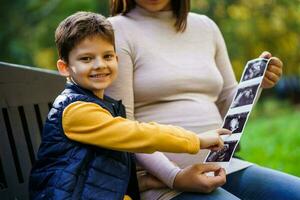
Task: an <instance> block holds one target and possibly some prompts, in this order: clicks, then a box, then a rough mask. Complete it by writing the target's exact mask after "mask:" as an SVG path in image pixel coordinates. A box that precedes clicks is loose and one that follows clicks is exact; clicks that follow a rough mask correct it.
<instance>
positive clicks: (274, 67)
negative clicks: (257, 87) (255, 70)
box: [259, 51, 283, 89]
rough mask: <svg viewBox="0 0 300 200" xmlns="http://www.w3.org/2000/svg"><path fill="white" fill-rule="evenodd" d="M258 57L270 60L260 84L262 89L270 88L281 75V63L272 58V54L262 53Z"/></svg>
mask: <svg viewBox="0 0 300 200" xmlns="http://www.w3.org/2000/svg"><path fill="white" fill-rule="evenodd" d="M259 57H260V58H267V59H270V58H272V59H271V61H270V62H269V65H268V68H267V71H266V73H265V76H264V79H263V82H262V88H265V89H266V88H272V87H274V86H275V85H276V83H277V82H278V81H279V79H280V77H281V75H282V66H283V64H282V61H281V60H280V59H279V58H277V57H272V54H271V53H269V52H267V51H265V52H263V53H262V54H261V55H260V56H259Z"/></svg>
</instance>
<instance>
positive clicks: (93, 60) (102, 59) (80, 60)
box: [58, 35, 118, 98]
mask: <svg viewBox="0 0 300 200" xmlns="http://www.w3.org/2000/svg"><path fill="white" fill-rule="evenodd" d="M58 62H59V61H58ZM58 65H59V63H58ZM66 65H67V66H66V70H67V72H68V73H67V74H63V75H64V76H68V77H69V78H70V79H71V81H73V82H75V83H76V84H78V85H79V86H81V87H83V88H85V89H88V90H90V91H92V92H93V93H94V94H95V95H96V96H98V97H100V98H102V97H103V93H104V89H105V88H107V87H108V86H109V85H110V84H111V83H112V82H113V80H114V79H115V78H116V76H117V72H118V63H117V56H116V53H115V50H114V46H113V45H112V44H111V43H110V42H108V41H107V40H105V39H103V37H101V36H97V35H96V36H91V37H87V38H85V39H83V40H82V41H80V42H79V43H78V44H77V45H76V46H75V47H74V48H73V49H72V50H71V51H70V53H69V61H68V63H67V64H66Z"/></svg>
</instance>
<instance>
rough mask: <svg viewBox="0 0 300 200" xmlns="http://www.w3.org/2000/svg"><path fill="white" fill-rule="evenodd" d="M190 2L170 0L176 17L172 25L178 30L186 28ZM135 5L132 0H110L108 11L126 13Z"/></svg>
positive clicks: (114, 13) (113, 14)
mask: <svg viewBox="0 0 300 200" xmlns="http://www.w3.org/2000/svg"><path fill="white" fill-rule="evenodd" d="M190 4H191V3H190V0H171V6H172V11H173V14H174V16H175V17H176V22H175V24H174V27H175V29H176V31H178V32H183V31H184V30H185V29H186V24H187V16H188V13H189V11H190ZM135 6H136V3H135V1H134V0H111V1H110V12H111V15H112V16H115V15H118V14H122V15H126V13H128V12H129V11H130V10H132V9H133V8H134V7H135Z"/></svg>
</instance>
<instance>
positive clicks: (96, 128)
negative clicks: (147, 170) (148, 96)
mask: <svg viewBox="0 0 300 200" xmlns="http://www.w3.org/2000/svg"><path fill="white" fill-rule="evenodd" d="M62 124H63V129H64V132H65V134H66V136H67V137H68V138H69V139H71V140H74V141H77V142H81V143H85V144H89V145H95V146H99V147H103V148H107V149H113V150H117V151H127V152H140V153H153V152H155V151H162V152H175V153H192V154H195V153H197V152H198V151H199V149H200V141H199V138H198V136H197V135H196V134H195V133H193V132H191V131H187V130H185V129H183V128H180V127H176V126H171V125H161V124H157V123H155V122H151V123H139V122H137V121H132V120H128V119H125V118H122V117H113V116H112V115H111V114H110V113H109V112H108V111H107V110H105V109H104V108H102V107H100V106H99V105H97V104H95V103H89V102H82V101H77V102H74V103H71V104H70V105H68V106H67V107H66V108H65V110H64V112H63V118H62ZM126 198H130V197H128V196H125V197H124V199H126Z"/></svg>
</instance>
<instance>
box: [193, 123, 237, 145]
mask: <svg viewBox="0 0 300 200" xmlns="http://www.w3.org/2000/svg"><path fill="white" fill-rule="evenodd" d="M231 133H232V132H231V131H230V130H228V129H224V128H220V129H216V130H212V131H208V132H205V133H202V134H200V135H199V136H198V137H199V140H200V148H201V149H211V150H219V149H222V148H223V146H224V142H223V140H222V138H221V137H220V135H229V134H231Z"/></svg>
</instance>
